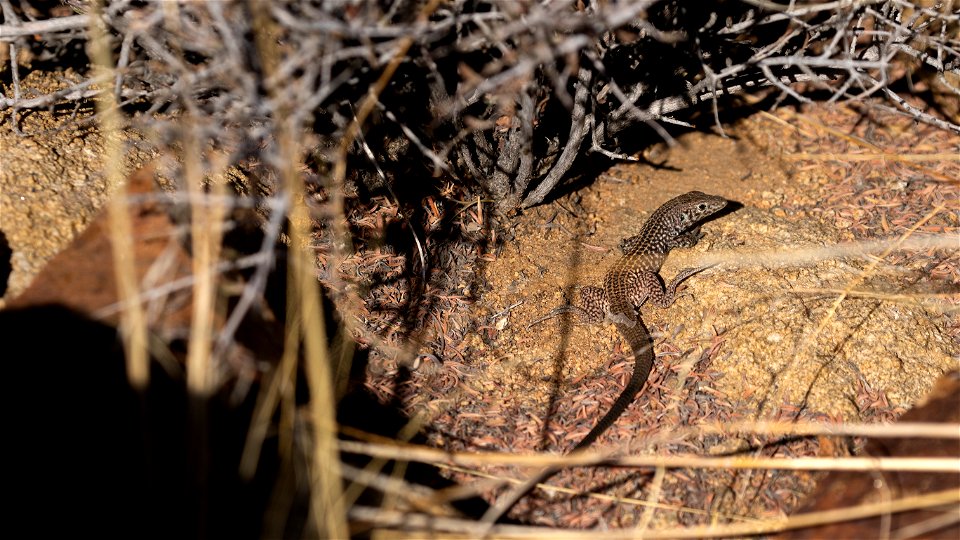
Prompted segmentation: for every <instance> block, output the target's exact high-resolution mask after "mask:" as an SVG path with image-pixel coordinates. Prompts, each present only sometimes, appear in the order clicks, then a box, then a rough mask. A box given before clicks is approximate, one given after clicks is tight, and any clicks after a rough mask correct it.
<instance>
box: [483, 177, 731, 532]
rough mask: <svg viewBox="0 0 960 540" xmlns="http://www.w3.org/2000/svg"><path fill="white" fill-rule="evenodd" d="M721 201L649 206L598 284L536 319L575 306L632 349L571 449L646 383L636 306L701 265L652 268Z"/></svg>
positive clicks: (666, 301)
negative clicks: (669, 275)
mask: <svg viewBox="0 0 960 540" xmlns="http://www.w3.org/2000/svg"><path fill="white" fill-rule="evenodd" d="M726 205H727V201H726V199H724V198H722V197H717V196H715V195H707V194H705V193H701V192H699V191H691V192H689V193H685V194H683V195H680V196H679V197H675V198H673V199H670V200H669V201H667V202H666V203H664V204H663V206H661V207H660V208H657V210H656V211H654V212H653V214H652V215H651V216H650V218H649V219H648V220H647V221H646V222H645V223H644V224H643V227H642V228H641V229H640V232H639V233H637V234H636V235H635V236H631V237H630V238H626V239H624V240H623V242H622V243H621V244H620V249H621V250H622V252H623V255H622V256H621V257H620V258H619V259H617V261H616V262H614V263H613V266H611V267H610V269H609V270H608V271H607V273H606V275H604V278H603V287H583V288H581V289H580V304H581V305H580V306H579V307H578V306H561V307H559V308H557V309H555V310H553V311H552V312H551V313H550V314H548V315H547V316H546V317H544V318H543V319H540V320H544V319H547V318H550V317H554V316H556V315H558V314H559V313H563V312H568V311H575V312H578V313H579V314H580V315H581V316H582V318H584V319H585V320H587V321H589V322H594V323H599V322H602V321H603V320H604V319H608V320H610V321H612V322H613V323H614V324H616V326H617V329H618V330H619V331H620V333H621V334H622V335H623V337H624V339H625V340H626V341H627V343H629V344H630V349H631V350H632V351H633V356H634V367H633V374H632V375H631V377H630V380H629V381H628V382H627V385H626V387H625V388H624V389H623V392H621V394H620V397H618V398H617V400H616V401H615V402H614V403H613V406H611V407H610V410H609V411H607V414H605V415H604V416H603V418H601V419H600V421H599V422H597V425H596V426H594V427H593V429H591V430H590V432H589V433H587V434H586V436H584V437H583V439H581V440H580V442H579V443H577V445H576V446H574V447H573V449H572V450H571V452H576V451H578V450H583V449H584V448H587V447H588V446H590V444H592V443H593V442H594V441H595V440H597V437H599V436H600V435H601V434H602V433H603V432H604V431H606V430H607V428H609V427H610V426H611V425H612V424H613V423H614V422H615V421H616V420H617V418H619V417H620V415H621V414H622V413H623V411H624V410H625V409H626V408H627V406H628V405H630V403H631V402H633V399H634V397H636V395H637V393H638V392H639V391H640V389H641V388H642V387H643V385H644V383H646V381H647V377H649V376H650V370H651V368H652V367H653V360H654V353H653V339H652V338H651V337H650V332H649V331H648V330H647V328H646V326H644V324H643V321H642V320H641V319H640V317H639V316H638V314H637V311H636V309H639V308H640V307H641V306H643V304H644V303H645V302H647V301H650V302H652V303H653V304H654V305H656V306H658V307H668V306H670V305H671V304H673V300H674V297H675V295H676V291H677V286H678V285H680V283H681V282H683V280H685V279H687V278H688V277H690V276H692V275H693V274H696V273H697V272H700V271H702V270H704V268H686V269H684V270H681V271H680V273H679V274H677V276H676V277H674V278H673V280H672V281H671V282H670V283H669V284H668V285H667V286H664V283H663V281H662V280H661V278H660V275H659V273H658V272H659V271H660V266H661V265H662V264H663V261H664V260H665V259H666V258H667V254H668V253H670V250H671V249H673V248H679V247H691V246H693V245H695V244H696V243H697V242H698V241H699V240H700V238H701V237H702V236H703V235H702V233H701V232H700V226H699V224H700V222H701V221H703V220H704V219H705V218H707V217H709V216H711V215H713V214H715V213H716V212H718V211H720V210H721V209H723V208H724V207H725V206H726ZM540 320H538V321H535V323H536V322H539V321H540ZM535 323H534V324H535ZM559 470H560V469H559V468H557V467H548V468H546V469H544V470H542V471H541V472H540V473H539V474H537V475H535V476H534V477H533V478H531V479H530V480H528V481H527V482H525V483H524V484H521V485H520V486H519V487H517V488H516V489H514V490H512V491H510V492H508V493H507V494H506V495H504V496H503V497H502V498H501V500H499V501H497V503H496V504H495V505H493V506H491V507H490V509H489V510H488V511H487V512H486V514H485V515H484V516H483V519H482V521H483V522H485V523H488V524H492V523H495V522H497V521H498V520H499V519H500V518H501V517H502V516H503V515H504V514H506V513H507V512H508V511H509V510H510V508H511V507H513V505H514V504H515V503H516V502H517V501H518V500H520V498H521V497H523V496H524V495H525V494H526V493H527V492H529V491H530V490H531V489H533V488H534V487H535V486H536V485H537V484H539V483H542V482H543V481H545V480H546V479H547V478H549V477H550V476H552V475H553V474H555V473H556V472H558V471H559Z"/></svg>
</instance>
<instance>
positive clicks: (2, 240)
mask: <svg viewBox="0 0 960 540" xmlns="http://www.w3.org/2000/svg"><path fill="white" fill-rule="evenodd" d="M11 273H13V249H11V248H10V243H9V242H7V235H5V234H3V231H0V298H2V297H3V295H5V294H7V286H8V285H9V284H10V274H11Z"/></svg>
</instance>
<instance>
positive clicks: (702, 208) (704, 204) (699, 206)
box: [697, 203, 707, 212]
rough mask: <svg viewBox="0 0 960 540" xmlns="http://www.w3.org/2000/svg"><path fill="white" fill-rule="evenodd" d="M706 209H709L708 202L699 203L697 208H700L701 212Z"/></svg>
mask: <svg viewBox="0 0 960 540" xmlns="http://www.w3.org/2000/svg"><path fill="white" fill-rule="evenodd" d="M706 209H707V204H706V203H700V204H698V205H697V210H700V211H701V212H702V211H704V210H706Z"/></svg>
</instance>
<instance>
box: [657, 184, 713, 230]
mask: <svg viewBox="0 0 960 540" xmlns="http://www.w3.org/2000/svg"><path fill="white" fill-rule="evenodd" d="M667 204H673V205H674V206H673V208H674V209H675V211H676V216H677V223H676V225H677V229H678V232H683V231H686V230H689V229H690V228H692V227H693V226H694V225H696V224H697V223H698V222H700V221H702V220H703V219H704V218H706V217H708V216H711V215H713V214H715V213H717V212H719V211H720V210H722V209H723V208H724V207H725V206H727V200H726V199H724V198H723V197H718V196H716V195H707V194H706V193H703V192H700V191H691V192H689V193H684V194H683V195H680V196H679V197H676V198H675V199H673V200H672V201H670V202H668V203H667Z"/></svg>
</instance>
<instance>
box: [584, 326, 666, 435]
mask: <svg viewBox="0 0 960 540" xmlns="http://www.w3.org/2000/svg"><path fill="white" fill-rule="evenodd" d="M617 329H619V330H620V333H621V334H622V335H623V337H624V338H625V339H626V340H627V343H629V344H630V349H631V350H632V351H633V374H631V375H630V380H629V381H627V385H626V386H625V387H624V388H623V392H621V393H620V397H618V398H617V400H616V401H614V402H613V405H612V406H611V407H610V410H609V411H607V414H605V415H603V418H601V419H600V420H599V421H598V422H597V425H595V426H594V427H593V429H591V430H590V433H587V434H586V435H585V436H584V437H583V439H581V440H580V442H578V443H577V445H576V446H574V447H573V450H571V452H572V451H576V450H580V449H583V448H586V447H588V446H590V445H591V444H593V442H594V441H595V440H597V437H599V436H600V434H601V433H603V432H604V431H606V429H607V428H609V427H610V426H611V425H612V424H613V423H614V422H616V421H617V418H620V415H621V414H623V411H625V410H626V409H627V407H628V406H629V405H630V404H631V403H633V400H634V398H636V397H637V393H639V392H640V389H641V388H643V385H644V384H645V383H646V382H647V378H648V377H650V370H651V369H653V359H654V355H653V338H651V337H650V332H649V331H648V330H647V327H646V326H644V325H643V321H642V320H641V319H640V317H636V318H635V319H634V324H633V326H627V325H625V324H617Z"/></svg>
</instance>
